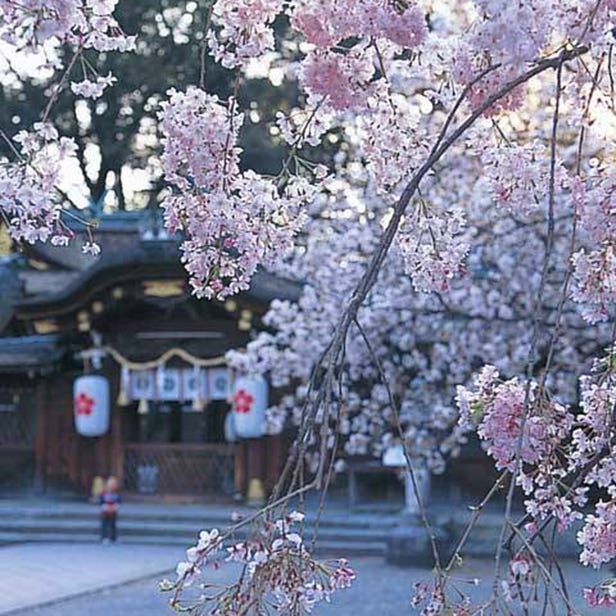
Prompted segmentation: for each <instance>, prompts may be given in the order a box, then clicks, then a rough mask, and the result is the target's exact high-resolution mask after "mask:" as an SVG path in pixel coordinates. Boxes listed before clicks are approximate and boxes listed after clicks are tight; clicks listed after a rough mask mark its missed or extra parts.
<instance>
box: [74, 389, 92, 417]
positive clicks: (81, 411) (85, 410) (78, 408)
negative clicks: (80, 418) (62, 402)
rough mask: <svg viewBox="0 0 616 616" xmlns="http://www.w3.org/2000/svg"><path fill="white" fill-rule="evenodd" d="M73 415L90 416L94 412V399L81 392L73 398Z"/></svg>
mask: <svg viewBox="0 0 616 616" xmlns="http://www.w3.org/2000/svg"><path fill="white" fill-rule="evenodd" d="M73 404H74V408H75V415H92V412H93V410H94V398H92V397H91V396H88V394H84V393H83V392H82V393H80V394H77V395H76V396H75V400H74V401H73Z"/></svg>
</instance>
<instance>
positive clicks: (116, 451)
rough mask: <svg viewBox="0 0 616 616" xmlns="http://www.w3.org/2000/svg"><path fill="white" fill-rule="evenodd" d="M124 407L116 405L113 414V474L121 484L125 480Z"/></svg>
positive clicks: (110, 447) (110, 451)
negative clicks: (123, 445) (123, 446)
mask: <svg viewBox="0 0 616 616" xmlns="http://www.w3.org/2000/svg"><path fill="white" fill-rule="evenodd" d="M122 410H123V409H122V407H119V406H114V407H113V410H112V415H111V435H110V436H111V443H110V446H109V455H110V457H111V461H110V462H111V465H110V466H111V474H112V475H114V476H115V477H117V478H118V481H119V482H120V485H122V482H123V481H124V450H123V449H122Z"/></svg>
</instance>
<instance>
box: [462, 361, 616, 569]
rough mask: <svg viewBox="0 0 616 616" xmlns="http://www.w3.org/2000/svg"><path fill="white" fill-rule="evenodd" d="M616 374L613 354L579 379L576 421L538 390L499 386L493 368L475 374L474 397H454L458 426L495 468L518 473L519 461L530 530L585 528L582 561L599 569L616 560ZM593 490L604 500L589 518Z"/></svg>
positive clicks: (465, 394) (512, 384) (508, 383)
mask: <svg viewBox="0 0 616 616" xmlns="http://www.w3.org/2000/svg"><path fill="white" fill-rule="evenodd" d="M615 367H616V366H615V365H614V359H613V355H612V354H611V355H609V356H608V357H607V358H605V359H604V360H603V361H602V362H596V365H595V368H594V371H593V372H592V373H591V374H589V375H585V376H583V377H581V378H580V392H581V399H580V408H581V412H580V413H579V414H577V415H575V416H574V415H573V414H572V413H571V411H569V410H567V409H565V408H564V407H561V406H559V405H558V404H556V403H554V402H552V401H549V400H541V399H540V398H539V397H538V392H537V384H536V383H530V384H528V385H525V384H523V383H520V382H519V381H518V380H517V379H511V380H508V381H502V380H500V379H499V375H498V372H497V371H496V370H495V369H494V368H493V367H491V366H486V367H484V368H483V369H482V370H481V371H480V372H479V373H478V374H477V376H476V377H475V383H474V386H475V389H474V391H469V390H468V389H466V388H464V387H459V388H458V397H457V402H458V406H459V409H460V421H461V422H462V423H463V424H464V426H465V427H468V428H472V429H476V430H477V434H478V435H479V438H480V439H481V440H482V442H483V444H484V446H485V447H486V450H487V452H488V454H490V455H491V456H492V457H493V458H494V459H495V461H496V465H497V467H499V468H507V469H508V470H514V469H515V463H516V460H519V461H520V464H521V470H520V472H519V473H518V474H517V477H516V481H517V483H518V485H520V486H521V488H522V491H523V492H524V494H525V495H526V497H527V499H526V501H525V506H526V510H527V512H528V514H530V516H531V519H532V520H533V522H532V523H531V524H529V526H528V530H529V531H530V532H536V531H537V529H538V526H537V524H538V522H539V521H543V520H547V519H550V518H552V519H555V520H556V522H557V528H558V530H559V531H561V532H562V531H564V530H566V529H567V528H569V527H570V526H571V524H572V523H573V522H574V521H575V520H583V526H582V528H581V530H580V531H579V532H578V535H577V539H578V542H579V544H580V545H581V546H582V551H581V553H580V561H581V562H582V564H584V565H592V566H594V567H599V566H600V565H601V564H602V563H607V562H609V561H610V560H612V559H613V558H615V557H616V455H615V454H614V446H615V444H616V425H615V422H614V408H615V405H616V380H615V374H614V369H615ZM522 426H523V428H522ZM591 489H594V490H598V491H599V492H600V493H603V494H604V495H605V496H604V497H602V498H600V499H599V500H598V501H597V502H596V503H595V504H594V506H593V511H592V513H584V510H585V507H586V506H587V505H588V504H589V490H591ZM606 498H607V500H605V499H606Z"/></svg>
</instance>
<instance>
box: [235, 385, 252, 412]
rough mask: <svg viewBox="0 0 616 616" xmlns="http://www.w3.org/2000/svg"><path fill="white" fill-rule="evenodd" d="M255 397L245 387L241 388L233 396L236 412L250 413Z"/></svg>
mask: <svg viewBox="0 0 616 616" xmlns="http://www.w3.org/2000/svg"><path fill="white" fill-rule="evenodd" d="M253 401H254V397H253V396H251V395H250V394H249V393H248V392H247V391H246V390H245V389H239V390H238V391H237V392H236V393H235V395H234V396H233V407H234V409H235V412H236V413H250V409H251V408H252V403H253Z"/></svg>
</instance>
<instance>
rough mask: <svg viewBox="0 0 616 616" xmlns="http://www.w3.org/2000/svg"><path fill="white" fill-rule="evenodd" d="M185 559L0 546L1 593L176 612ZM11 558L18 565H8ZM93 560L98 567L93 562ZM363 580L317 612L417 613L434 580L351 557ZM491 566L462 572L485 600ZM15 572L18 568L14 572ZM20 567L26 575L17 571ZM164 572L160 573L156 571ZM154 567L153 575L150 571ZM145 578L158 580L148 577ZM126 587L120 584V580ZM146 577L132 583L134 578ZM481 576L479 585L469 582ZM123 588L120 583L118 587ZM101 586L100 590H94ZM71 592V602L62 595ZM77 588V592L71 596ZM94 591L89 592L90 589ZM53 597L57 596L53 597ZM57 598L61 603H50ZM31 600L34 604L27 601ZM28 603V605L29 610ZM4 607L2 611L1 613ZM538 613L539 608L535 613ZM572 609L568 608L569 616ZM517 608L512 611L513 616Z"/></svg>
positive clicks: (53, 614)
mask: <svg viewBox="0 0 616 616" xmlns="http://www.w3.org/2000/svg"><path fill="white" fill-rule="evenodd" d="M177 557H178V553H177V550H174V549H172V548H163V549H159V550H153V549H152V548H148V547H143V548H141V547H139V548H138V547H135V546H133V547H131V548H129V549H126V546H121V545H117V546H91V547H90V548H89V549H84V546H75V545H72V546H52V545H49V544H44V545H37V546H15V547H13V548H2V549H0V563H3V565H2V566H4V567H5V569H3V571H2V578H3V579H4V578H6V574H7V573H8V574H9V576H8V577H9V580H12V581H7V580H4V581H3V586H2V588H1V589H0V593H1V594H0V597H1V598H2V599H1V601H2V602H3V603H2V607H3V608H4V613H5V614H6V613H7V611H8V609H10V608H8V606H7V607H6V608H5V602H6V600H7V598H8V600H9V601H12V605H13V606H15V604H16V603H18V602H19V601H21V602H22V603H21V605H20V607H21V608H22V609H19V610H18V611H15V612H13V616H84V615H87V616H109V614H121V615H122V616H171V615H172V614H173V612H172V611H171V609H170V608H169V607H168V605H167V600H168V595H166V594H163V593H160V592H159V591H158V590H157V582H158V581H159V580H160V579H161V578H162V577H164V576H165V575H167V576H168V575H171V573H170V572H169V571H167V572H166V573H164V574H163V571H165V569H168V568H169V563H171V564H173V563H174V562H175V561H176V559H177ZM6 563H8V564H9V565H10V564H11V563H14V564H18V565H19V566H18V567H17V568H16V569H15V567H8V568H6V566H5V565H6ZM93 563H94V564H93ZM352 564H353V566H354V567H355V570H356V572H357V580H356V582H355V583H354V584H353V585H352V587H351V588H350V589H347V590H344V591H341V592H340V593H338V594H337V595H336V596H335V597H334V599H333V600H332V603H331V604H321V605H319V607H318V609H316V610H315V614H319V616H375V615H378V616H403V615H404V614H417V613H418V611H417V610H413V609H412V608H411V607H410V605H409V598H410V596H411V592H412V591H411V586H412V583H413V582H414V581H418V580H425V581H428V580H429V579H430V576H431V573H430V571H428V570H427V569H421V568H409V569H401V568H397V567H392V566H389V565H387V564H385V563H384V561H383V560H382V559H380V558H370V557H364V558H357V559H354V560H353V562H352ZM492 567H493V565H492V563H491V562H490V561H487V560H469V562H468V563H467V564H466V565H465V566H464V568H463V569H461V570H460V571H458V572H457V573H456V576H455V580H454V581H452V583H455V584H456V585H457V586H458V587H459V588H460V590H462V591H463V592H465V593H468V594H470V595H471V596H472V597H473V598H474V599H475V600H480V599H481V598H482V597H486V596H487V595H488V594H489V589H490V578H491V573H492ZM11 570H14V571H13V572H11ZM17 570H20V571H21V573H20V574H19V575H18V574H17ZM155 570H157V571H159V573H158V574H157V575H153V572H154V571H155ZM564 570H565V575H566V577H567V579H568V580H569V582H570V592H571V595H572V597H575V599H574V604H575V605H576V607H577V609H578V613H579V614H580V615H581V616H586V615H587V614H588V615H591V616H608V614H613V613H614V612H613V611H611V610H607V609H596V608H595V609H593V610H589V609H588V608H586V607H584V603H583V601H582V600H581V598H580V590H581V588H582V587H583V586H586V585H591V584H593V583H596V581H598V580H600V579H601V574H600V573H597V572H595V571H593V570H592V569H583V568H581V567H580V566H579V565H577V563H575V562H574V561H566V562H565V563H564ZM148 571H149V573H148ZM229 573H230V572H229V571H228V570H227V567H223V568H221V569H220V570H219V571H209V570H208V579H209V580H210V581H217V582H223V583H224V582H226V581H228V580H229ZM146 575H149V576H151V577H148V578H145V576H146ZM123 577H124V578H125V580H124V581H125V582H126V583H125V584H124V585H122V586H118V585H117V584H119V583H121V579H122V578H123ZM135 577H139V578H141V579H140V580H139V581H136V582H131V583H128V580H129V579H131V578H132V579H135ZM475 577H477V578H479V579H480V580H481V581H480V583H479V585H477V586H475V585H474V584H472V583H470V582H471V580H472V579H473V578H475ZM114 584H115V585H116V586H115V587H114V586H113V585H114ZM96 585H98V587H99V589H101V588H102V590H98V591H95V592H92V589H93V588H94V587H95V586H96ZM61 593H65V595H64V596H65V598H64V600H58V599H59V596H60V594H61ZM71 593H72V597H71ZM77 593H79V595H78V596H75V595H76V594H77ZM84 593H88V594H84ZM52 595H53V596H54V597H52ZM53 598H55V600H56V601H55V602H54V603H49V601H52V600H53ZM37 599H38V601H46V605H39V606H36V607H35V606H34V601H35V600H37ZM26 602H28V603H26ZM27 606H29V607H27ZM0 611H2V610H0ZM528 613H529V614H531V615H532V616H538V615H539V614H540V613H541V610H540V609H533V608H531V609H530V610H529V612H528ZM565 613H566V612H565V611H564V610H563V612H562V614H563V616H564V614H565ZM514 614H516V613H515V612H513V611H512V612H511V613H510V616H514Z"/></svg>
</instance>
